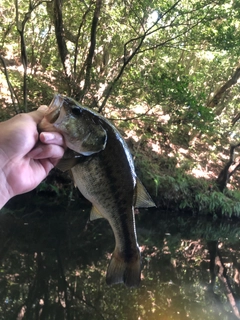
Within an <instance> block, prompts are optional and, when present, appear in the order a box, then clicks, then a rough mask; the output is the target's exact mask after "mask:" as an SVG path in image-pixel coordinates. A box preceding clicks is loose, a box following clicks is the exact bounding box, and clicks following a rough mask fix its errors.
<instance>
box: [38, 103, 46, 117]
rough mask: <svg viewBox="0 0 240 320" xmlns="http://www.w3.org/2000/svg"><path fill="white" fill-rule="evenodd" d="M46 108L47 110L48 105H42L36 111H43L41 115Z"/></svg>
mask: <svg viewBox="0 0 240 320" xmlns="http://www.w3.org/2000/svg"><path fill="white" fill-rule="evenodd" d="M47 110H48V106H45V105H42V106H40V107H39V108H38V109H37V111H39V112H41V113H43V115H44V114H45V113H46V111H47Z"/></svg>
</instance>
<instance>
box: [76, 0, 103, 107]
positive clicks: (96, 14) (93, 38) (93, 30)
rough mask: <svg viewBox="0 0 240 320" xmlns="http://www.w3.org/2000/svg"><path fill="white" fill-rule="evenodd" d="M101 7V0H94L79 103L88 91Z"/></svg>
mask: <svg viewBox="0 0 240 320" xmlns="http://www.w3.org/2000/svg"><path fill="white" fill-rule="evenodd" d="M101 5H102V0H96V7H95V10H94V14H93V19H92V27H91V43H90V47H89V52H88V56H87V58H86V62H85V65H86V74H85V82H84V87H83V90H82V92H81V96H80V99H79V100H80V102H81V101H82V99H83V97H84V95H85V94H86V92H87V91H88V89H89V87H90V76H91V69H92V62H93V56H94V52H95V47H96V35H97V26H98V20H99V15H100V10H101Z"/></svg>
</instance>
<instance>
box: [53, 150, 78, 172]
mask: <svg viewBox="0 0 240 320" xmlns="http://www.w3.org/2000/svg"><path fill="white" fill-rule="evenodd" d="M81 157H82V155H81V154H79V153H77V152H75V151H73V150H70V149H67V150H66V151H65V153H64V156H63V157H62V159H61V160H60V161H59V162H58V164H57V168H58V169H59V170H61V171H63V172H65V171H67V170H70V169H72V168H73V167H75V165H76V164H77V163H78V162H79V161H80V158H81Z"/></svg>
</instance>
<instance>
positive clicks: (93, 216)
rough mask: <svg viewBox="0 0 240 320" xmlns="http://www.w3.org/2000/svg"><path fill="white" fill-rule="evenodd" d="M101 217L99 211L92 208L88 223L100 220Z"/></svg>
mask: <svg viewBox="0 0 240 320" xmlns="http://www.w3.org/2000/svg"><path fill="white" fill-rule="evenodd" d="M101 218H103V216H102V215H101V213H100V211H98V209H97V208H96V207H94V206H93V207H92V210H91V212H90V221H93V220H96V219H101Z"/></svg>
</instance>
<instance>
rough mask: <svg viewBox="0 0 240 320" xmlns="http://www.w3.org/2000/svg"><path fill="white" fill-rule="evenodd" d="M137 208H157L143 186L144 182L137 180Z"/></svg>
mask: <svg viewBox="0 0 240 320" xmlns="http://www.w3.org/2000/svg"><path fill="white" fill-rule="evenodd" d="M134 206H135V207H136V208H149V207H156V204H155V203H154V202H153V200H152V198H151V197H150V195H149V194H148V192H147V190H146V189H145V187H144V186H143V184H142V182H141V181H140V180H139V179H138V178H137V183H136V187H135V204H134Z"/></svg>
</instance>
